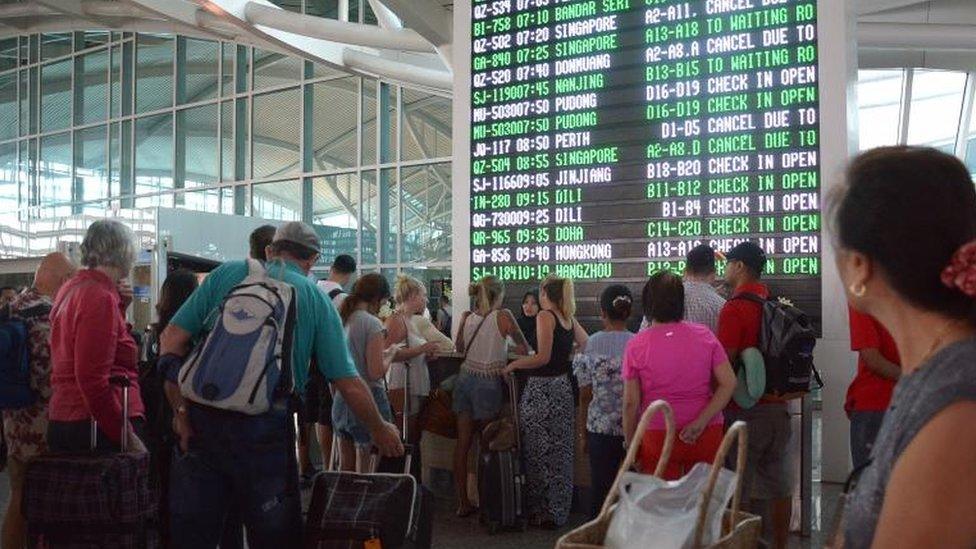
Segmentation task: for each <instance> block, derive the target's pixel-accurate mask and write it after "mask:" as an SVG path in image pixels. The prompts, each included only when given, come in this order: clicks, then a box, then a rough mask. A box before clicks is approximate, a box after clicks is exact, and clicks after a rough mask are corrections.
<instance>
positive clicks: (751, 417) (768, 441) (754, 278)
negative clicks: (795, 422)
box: [718, 241, 793, 549]
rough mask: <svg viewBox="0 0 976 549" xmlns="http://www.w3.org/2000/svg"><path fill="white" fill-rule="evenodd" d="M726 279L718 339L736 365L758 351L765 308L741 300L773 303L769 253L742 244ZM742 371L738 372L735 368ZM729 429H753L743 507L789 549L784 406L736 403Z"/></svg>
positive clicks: (773, 541)
mask: <svg viewBox="0 0 976 549" xmlns="http://www.w3.org/2000/svg"><path fill="white" fill-rule="evenodd" d="M725 257H726V259H727V260H728V263H727V264H726V266H725V280H726V281H727V282H728V283H729V287H730V288H732V297H731V299H729V300H728V302H726V304H725V306H724V307H722V311H721V313H719V317H718V340H719V341H720V342H721V343H722V346H723V347H725V350H726V352H727V353H728V354H729V360H730V361H731V362H732V364H733V365H735V364H736V362H737V361H738V360H739V358H740V355H741V354H742V351H744V350H746V349H748V348H750V347H758V346H759V331H760V328H761V327H762V305H760V304H759V303H757V302H755V301H750V300H748V299H743V296H744V295H745V294H751V295H753V296H757V297H760V298H762V299H768V298H769V289H768V288H767V287H766V285H765V284H763V283H762V282H760V281H759V280H760V278H761V277H762V274H763V272H764V271H765V270H766V252H764V251H763V249H762V248H760V247H759V245H758V244H756V243H754V242H748V241H747V242H742V243H740V244H738V245H737V246H735V247H734V248H732V249H731V250H730V251H729V252H728V253H727V254H726V255H725ZM737 370H738V368H737ZM725 419H726V423H727V424H731V423H732V422H734V421H736V420H742V421H745V422H746V423H747V424H748V425H749V443H748V446H749V448H748V460H747V465H746V471H745V475H744V478H743V491H742V495H743V502H744V503H745V504H746V505H748V506H749V509H750V510H751V511H752V512H753V513H756V514H759V515H761V516H762V517H763V527H764V530H766V532H768V535H764V536H763V537H764V539H766V540H767V542H768V543H769V545H770V546H772V547H775V548H777V549H779V548H782V549H785V548H786V544H787V540H788V538H789V532H790V515H791V513H792V503H793V466H792V458H791V452H790V446H789V444H790V437H791V435H792V427H791V424H790V415H789V410H788V409H787V404H786V403H785V402H782V401H779V402H776V401H772V400H768V399H766V398H762V399H760V400H759V402H757V403H756V404H755V405H754V406H753V407H752V408H749V409H743V408H740V407H739V406H737V405H735V403H734V402H733V403H732V404H729V408H728V409H727V410H726V412H725Z"/></svg>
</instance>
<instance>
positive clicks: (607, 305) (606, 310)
mask: <svg viewBox="0 0 976 549" xmlns="http://www.w3.org/2000/svg"><path fill="white" fill-rule="evenodd" d="M633 303H634V296H633V294H631V293H630V289H629V288H627V287H626V286H624V285H621V284H614V285H612V286H607V287H606V288H605V289H604V290H603V293H601V294H600V310H601V311H603V314H605V315H607V318H609V319H610V320H613V321H616V322H622V321H624V320H627V319H628V318H630V311H631V308H632V306H633Z"/></svg>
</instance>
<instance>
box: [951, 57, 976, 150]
mask: <svg viewBox="0 0 976 549" xmlns="http://www.w3.org/2000/svg"><path fill="white" fill-rule="evenodd" d="M974 95H976V73H972V72H970V73H967V74H966V91H965V92H964V95H963V101H962V112H961V113H960V116H959V128H957V131H956V147H955V152H956V156H958V157H959V158H960V159H961V160H962V161H963V162H965V161H966V148H967V145H968V144H969V125H970V123H971V122H972V118H973V101H974Z"/></svg>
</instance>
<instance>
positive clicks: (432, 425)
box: [420, 314, 491, 438]
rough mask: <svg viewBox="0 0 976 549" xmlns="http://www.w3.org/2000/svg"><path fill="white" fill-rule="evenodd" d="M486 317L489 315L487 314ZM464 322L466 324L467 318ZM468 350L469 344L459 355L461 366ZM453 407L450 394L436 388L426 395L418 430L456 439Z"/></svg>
mask: <svg viewBox="0 0 976 549" xmlns="http://www.w3.org/2000/svg"><path fill="white" fill-rule="evenodd" d="M488 316H491V315H490V314H489V315H488ZM488 316H485V317H484V318H482V319H481V322H479V323H478V327H477V328H475V330H474V333H473V334H472V335H471V342H470V343H474V340H475V338H476V337H478V332H479V331H481V326H483V325H484V323H485V321H486V320H488ZM464 320H465V322H467V317H465V319H464ZM461 326H462V329H464V325H463V324H462V325H461ZM470 349H471V345H470V344H468V345H465V348H464V352H463V353H462V354H461V363H462V364H463V363H464V361H465V359H467V358H468V351H469V350H470ZM453 405H454V400H453V398H452V397H451V393H450V392H448V391H447V390H445V389H444V388H443V387H437V388H436V389H434V390H432V391H431V392H430V394H429V395H427V404H426V405H425V406H424V408H423V410H422V411H421V413H420V429H421V430H422V431H430V432H431V433H434V434H437V435H440V436H442V437H447V438H457V414H455V413H454V406H453Z"/></svg>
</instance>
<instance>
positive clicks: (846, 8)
mask: <svg viewBox="0 0 976 549" xmlns="http://www.w3.org/2000/svg"><path fill="white" fill-rule="evenodd" d="M851 4H852V3H851V2H847V1H845V0H819V2H818V8H819V9H818V10H817V13H818V16H819V28H820V35H819V37H818V39H819V44H820V135H821V137H820V158H821V167H820V174H821V185H822V186H821V196H822V197H826V196H829V194H830V191H831V190H832V189H833V188H834V187H836V186H837V185H838V184H839V183H840V182H841V181H842V178H843V174H844V168H845V166H846V163H847V161H848V159H849V158H850V157H851V156H852V155H853V154H854V153H855V152H856V151H857V101H856V94H855V90H856V83H857V45H856V43H855V40H854V36H855V35H854V22H855V16H854V12H853V6H852V5H851ZM823 225H827V223H824V224H823ZM831 240H832V239H831V235H830V234H828V232H827V231H826V230H825V229H824V230H823V231H822V233H821V242H822V246H821V250H822V261H821V267H822V271H821V273H822V282H821V285H822V286H821V289H822V292H823V317H822V318H823V339H821V340H820V341H819V342H818V344H817V348H816V362H817V367H818V368H819V369H820V371H821V374H822V375H823V379H824V389H823V391H822V399H823V412H822V414H821V418H822V420H823V430H822V440H821V442H822V444H821V448H822V455H821V470H822V477H823V480H824V481H826V482H844V480H845V479H846V478H847V475H848V473H849V472H850V443H849V438H850V424H849V422H848V420H847V415H846V414H845V413H844V400H845V395H846V392H847V386H848V385H849V384H850V381H851V379H852V378H853V377H854V371H855V361H854V354H853V353H852V352H851V350H850V332H849V330H848V315H847V299H846V295H847V294H846V290H845V289H844V287H843V284H842V282H841V280H840V277H839V276H838V275H837V266H836V262H835V260H834V249H833V246H832V244H831Z"/></svg>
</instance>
